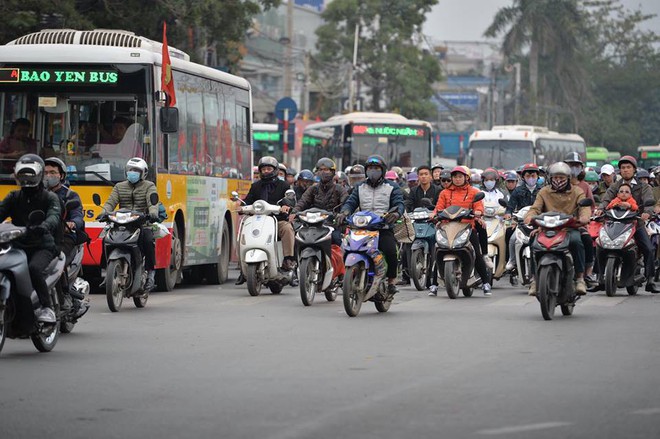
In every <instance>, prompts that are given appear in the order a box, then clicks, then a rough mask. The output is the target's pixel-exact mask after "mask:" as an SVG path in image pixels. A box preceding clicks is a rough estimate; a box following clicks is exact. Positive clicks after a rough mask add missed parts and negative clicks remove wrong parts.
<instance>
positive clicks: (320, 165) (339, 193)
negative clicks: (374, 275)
mask: <svg viewBox="0 0 660 439" xmlns="http://www.w3.org/2000/svg"><path fill="white" fill-rule="evenodd" d="M316 170H317V171H316V172H317V173H318V175H319V177H320V178H321V181H320V182H319V183H315V184H314V185H313V186H312V187H311V188H310V189H309V190H307V191H305V193H304V194H303V196H302V198H300V199H298V202H297V203H296V205H295V207H294V208H293V209H291V214H290V215H289V220H290V221H293V219H294V218H295V214H296V213H297V212H302V211H304V210H307V209H310V208H313V207H315V208H317V209H324V210H332V209H334V208H335V207H336V206H341V205H342V204H344V202H345V201H346V199H347V198H348V191H347V190H346V188H345V187H344V186H343V185H341V184H339V183H335V182H334V177H335V174H336V173H337V165H336V164H335V162H334V161H333V160H332V159H329V158H328V157H323V158H321V159H319V161H318V162H316ZM331 243H332V244H331V245H332V247H333V249H332V250H333V251H332V253H333V254H332V256H333V257H331V261H332V264H333V269H334V272H335V273H336V274H337V275H343V274H344V271H346V270H345V268H344V261H343V259H342V257H341V248H340V247H341V229H340V228H339V227H336V228H335V229H334V230H333V232H332V238H331ZM335 255H339V257H336V256H335Z"/></svg>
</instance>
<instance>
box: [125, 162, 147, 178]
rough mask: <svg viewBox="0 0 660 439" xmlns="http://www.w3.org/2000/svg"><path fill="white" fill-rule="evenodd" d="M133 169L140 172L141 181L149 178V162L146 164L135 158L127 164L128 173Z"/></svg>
mask: <svg viewBox="0 0 660 439" xmlns="http://www.w3.org/2000/svg"><path fill="white" fill-rule="evenodd" d="M131 169H135V170H138V171H140V180H144V179H145V178H146V177H147V171H149V166H147V162H145V161H144V160H143V159H141V158H140V157H133V158H132V159H130V160H129V161H127V162H126V172H128V171H129V170H131Z"/></svg>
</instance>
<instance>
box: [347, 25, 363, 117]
mask: <svg viewBox="0 0 660 439" xmlns="http://www.w3.org/2000/svg"><path fill="white" fill-rule="evenodd" d="M359 34H360V25H359V24H356V25H355V37H354V40H353V63H352V64H351V69H350V75H349V78H348V112H349V113H352V112H353V109H354V108H355V81H354V80H353V77H354V76H355V70H356V68H357V53H358V36H359Z"/></svg>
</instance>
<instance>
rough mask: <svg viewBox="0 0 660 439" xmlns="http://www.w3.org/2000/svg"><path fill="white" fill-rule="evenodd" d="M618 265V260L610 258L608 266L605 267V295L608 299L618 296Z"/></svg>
mask: <svg viewBox="0 0 660 439" xmlns="http://www.w3.org/2000/svg"><path fill="white" fill-rule="evenodd" d="M617 265H618V264H617V263H616V259H614V258H609V259H608V260H607V264H606V265H605V275H604V276H603V282H605V294H607V296H608V297H614V296H615V295H616V272H617Z"/></svg>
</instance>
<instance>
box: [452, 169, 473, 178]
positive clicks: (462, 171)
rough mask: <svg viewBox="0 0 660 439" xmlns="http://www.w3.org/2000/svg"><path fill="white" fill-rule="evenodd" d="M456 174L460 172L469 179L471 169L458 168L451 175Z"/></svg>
mask: <svg viewBox="0 0 660 439" xmlns="http://www.w3.org/2000/svg"><path fill="white" fill-rule="evenodd" d="M454 172H460V173H461V174H463V175H465V176H466V177H467V178H470V174H471V173H470V169H469V168H468V167H467V166H456V167H454V169H452V170H451V173H452V174H453V173H454Z"/></svg>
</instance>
